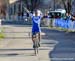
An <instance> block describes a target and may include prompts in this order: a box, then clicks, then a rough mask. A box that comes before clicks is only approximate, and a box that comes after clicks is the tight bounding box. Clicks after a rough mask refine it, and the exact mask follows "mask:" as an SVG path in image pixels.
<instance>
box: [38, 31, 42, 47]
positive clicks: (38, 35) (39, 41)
mask: <svg viewBox="0 0 75 61" xmlns="http://www.w3.org/2000/svg"><path fill="white" fill-rule="evenodd" d="M40 36H41V35H40V32H38V39H39V43H38V45H39V47H40V39H41V37H40Z"/></svg>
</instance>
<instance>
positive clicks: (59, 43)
mask: <svg viewBox="0 0 75 61" xmlns="http://www.w3.org/2000/svg"><path fill="white" fill-rule="evenodd" d="M3 29H4V31H3V32H4V33H5V35H6V37H5V39H4V40H1V41H0V60H1V61H17V60H22V61H58V60H59V61H75V59H74V58H75V33H65V32H63V31H57V30H53V29H48V28H42V33H41V34H42V40H41V47H40V48H39V54H38V56H34V51H33V48H32V41H31V27H25V26H3Z"/></svg>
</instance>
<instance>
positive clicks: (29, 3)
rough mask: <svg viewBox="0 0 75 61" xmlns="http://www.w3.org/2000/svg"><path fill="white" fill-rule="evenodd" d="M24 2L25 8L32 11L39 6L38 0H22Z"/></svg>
mask: <svg viewBox="0 0 75 61" xmlns="http://www.w3.org/2000/svg"><path fill="white" fill-rule="evenodd" d="M22 1H24V3H25V4H26V7H27V9H29V10H31V11H33V10H34V9H36V8H37V7H39V4H40V0H22Z"/></svg>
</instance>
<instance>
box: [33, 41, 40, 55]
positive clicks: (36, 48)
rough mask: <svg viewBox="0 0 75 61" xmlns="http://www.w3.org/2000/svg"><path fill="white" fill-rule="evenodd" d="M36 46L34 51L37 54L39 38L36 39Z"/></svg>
mask: <svg viewBox="0 0 75 61" xmlns="http://www.w3.org/2000/svg"><path fill="white" fill-rule="evenodd" d="M34 46H35V48H34V52H35V55H37V54H38V47H39V46H38V40H36V41H35V42H34Z"/></svg>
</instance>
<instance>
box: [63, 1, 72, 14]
mask: <svg viewBox="0 0 75 61" xmlns="http://www.w3.org/2000/svg"><path fill="white" fill-rule="evenodd" d="M65 2H66V0H62V3H63V5H64V8H65V10H66V12H67V13H71V7H72V4H71V0H67V3H65Z"/></svg>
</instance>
